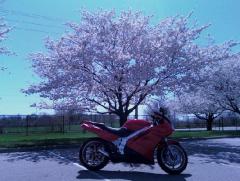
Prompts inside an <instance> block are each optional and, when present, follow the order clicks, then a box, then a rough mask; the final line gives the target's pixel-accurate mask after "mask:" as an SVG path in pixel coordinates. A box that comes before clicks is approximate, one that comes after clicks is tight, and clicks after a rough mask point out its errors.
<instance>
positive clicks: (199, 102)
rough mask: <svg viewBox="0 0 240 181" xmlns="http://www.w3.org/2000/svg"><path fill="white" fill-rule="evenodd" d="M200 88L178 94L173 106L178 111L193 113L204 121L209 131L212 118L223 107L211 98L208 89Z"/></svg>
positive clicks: (215, 116) (216, 115)
mask: <svg viewBox="0 0 240 181" xmlns="http://www.w3.org/2000/svg"><path fill="white" fill-rule="evenodd" d="M201 88H202V89H199V90H197V91H196V90H195V91H192V92H184V93H182V94H180V95H178V99H177V101H176V100H175V104H176V105H177V106H175V108H176V111H177V112H179V113H184V114H193V115H195V116H196V117H197V118H198V119H200V120H204V121H206V128H207V131H211V130H212V125H213V122H214V120H215V119H216V118H218V117H219V116H220V115H221V114H222V113H223V111H224V109H222V107H221V106H219V105H218V104H216V102H215V100H213V99H212V95H210V94H209V92H208V91H209V89H206V88H205V89H204V88H203V87H201Z"/></svg>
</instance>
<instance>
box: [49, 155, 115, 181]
mask: <svg viewBox="0 0 240 181" xmlns="http://www.w3.org/2000/svg"><path fill="white" fill-rule="evenodd" d="M49 153H50V154H52V155H54V156H56V157H58V158H61V159H63V160H67V161H69V162H71V163H72V164H73V165H74V166H77V167H79V168H81V169H83V170H87V171H89V173H91V174H92V175H94V176H96V177H98V178H100V179H102V180H104V181H111V180H109V179H106V178H104V177H103V176H102V175H99V174H97V173H95V172H92V171H90V170H88V169H86V168H85V167H84V166H82V165H79V164H78V163H75V162H72V161H71V160H69V159H67V158H65V157H62V156H60V155H58V154H56V153H54V152H52V151H49Z"/></svg>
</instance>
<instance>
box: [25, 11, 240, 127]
mask: <svg viewBox="0 0 240 181" xmlns="http://www.w3.org/2000/svg"><path fill="white" fill-rule="evenodd" d="M188 19H189V16H187V17H183V16H175V17H170V18H166V19H164V20H163V21H160V22H159V23H157V24H152V23H151V22H150V21H151V17H150V16H144V15H143V14H142V13H140V12H131V11H124V12H121V13H120V15H116V13H115V12H114V11H98V12H94V13H91V12H87V11H82V13H81V21H80V22H79V23H68V24H67V25H68V27H69V28H70V32H68V33H66V34H65V35H63V36H62V37H61V38H60V39H58V40H51V39H50V38H48V39H47V40H46V42H45V47H46V49H47V52H43V53H41V52H40V53H34V54H31V55H30V59H31V60H32V66H33V69H34V71H35V72H36V74H37V75H39V76H40V78H42V82H41V83H39V84H35V85H32V86H30V87H29V88H28V89H27V90H26V91H25V92H26V93H28V94H32V93H38V94H40V96H42V97H44V98H49V99H50V100H54V101H55V102H56V103H57V102H59V103H60V102H61V104H65V105H67V106H68V105H69V106H71V104H73V103H74V104H77V105H78V106H79V107H81V106H84V107H88V108H89V109H96V108H97V107H102V108H103V110H105V111H101V112H105V113H110V114H116V115H118V116H119V118H120V124H121V125H122V124H123V123H124V122H125V121H126V120H127V117H128V115H129V114H130V113H131V112H132V111H133V110H134V109H136V107H137V106H138V105H139V104H141V103H144V101H146V99H147V97H149V96H151V95H159V94H164V93H166V92H168V91H171V90H174V89H176V87H179V86H188V85H189V84H190V83H191V82H192V81H194V77H195V76H197V74H198V72H199V70H201V69H202V68H203V67H205V66H206V65H208V64H209V63H210V62H212V61H220V60H223V59H226V58H228V57H230V56H232V53H231V48H232V46H235V45H236V43H234V42H232V41H229V42H225V43H223V44H221V45H206V46H200V45H198V44H197V43H196V40H198V38H199V36H200V34H201V32H202V31H203V30H205V29H206V28H207V27H208V25H206V26H201V27H198V26H197V25H190V24H189V23H188V21H189V20H188Z"/></svg>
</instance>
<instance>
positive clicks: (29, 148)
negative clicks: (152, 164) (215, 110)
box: [0, 136, 239, 153]
mask: <svg viewBox="0 0 240 181" xmlns="http://www.w3.org/2000/svg"><path fill="white" fill-rule="evenodd" d="M219 138H239V136H214V137H203V138H194V137H193V138H171V137H170V138H169V139H174V140H177V141H179V142H187V141H201V140H208V139H219ZM80 147H81V142H79V143H74V144H62V145H54V144H52V145H39V146H35V145H23V146H17V147H11V148H0V153H9V152H25V151H39V150H51V149H66V148H80Z"/></svg>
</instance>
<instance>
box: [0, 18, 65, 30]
mask: <svg viewBox="0 0 240 181" xmlns="http://www.w3.org/2000/svg"><path fill="white" fill-rule="evenodd" d="M4 19H5V20H7V21H10V22H15V23H24V24H30V25H36V26H42V27H48V28H58V29H63V26H62V27H61V26H55V25H49V24H42V23H35V22H31V21H24V20H15V19H9V18H4Z"/></svg>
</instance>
